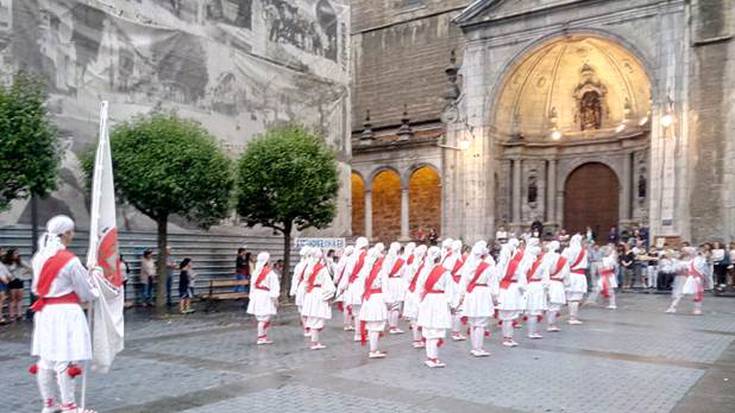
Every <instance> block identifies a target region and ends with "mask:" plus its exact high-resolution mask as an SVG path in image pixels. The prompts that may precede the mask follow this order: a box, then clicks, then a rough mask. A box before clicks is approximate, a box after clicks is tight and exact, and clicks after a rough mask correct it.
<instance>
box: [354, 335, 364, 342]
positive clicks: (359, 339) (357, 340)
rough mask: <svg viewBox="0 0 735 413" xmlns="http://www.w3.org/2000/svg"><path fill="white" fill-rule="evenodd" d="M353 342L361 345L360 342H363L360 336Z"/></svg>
mask: <svg viewBox="0 0 735 413" xmlns="http://www.w3.org/2000/svg"><path fill="white" fill-rule="evenodd" d="M352 341H354V342H355V343H359V342H361V341H362V337H360V336H355V337H354V338H353V339H352Z"/></svg>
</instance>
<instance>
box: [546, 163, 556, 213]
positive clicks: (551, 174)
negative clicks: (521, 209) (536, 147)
mask: <svg viewBox="0 0 735 413" xmlns="http://www.w3.org/2000/svg"><path fill="white" fill-rule="evenodd" d="M555 207H556V159H549V168H548V169H547V174H546V219H547V220H548V221H550V222H551V223H556V221H557V220H556V208H555Z"/></svg>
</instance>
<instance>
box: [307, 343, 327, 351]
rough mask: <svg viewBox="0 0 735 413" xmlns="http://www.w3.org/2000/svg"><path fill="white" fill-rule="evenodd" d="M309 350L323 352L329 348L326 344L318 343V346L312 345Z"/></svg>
mask: <svg viewBox="0 0 735 413" xmlns="http://www.w3.org/2000/svg"><path fill="white" fill-rule="evenodd" d="M309 348H310V349H311V350H322V349H325V348H327V346H325V345H324V344H322V343H316V344H312V345H311V347H309Z"/></svg>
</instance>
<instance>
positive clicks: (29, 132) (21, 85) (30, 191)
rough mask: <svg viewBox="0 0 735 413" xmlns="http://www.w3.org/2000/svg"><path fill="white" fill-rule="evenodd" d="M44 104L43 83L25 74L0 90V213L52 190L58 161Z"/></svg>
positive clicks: (16, 76) (18, 76)
mask: <svg viewBox="0 0 735 413" xmlns="http://www.w3.org/2000/svg"><path fill="white" fill-rule="evenodd" d="M45 101H46V94H45V89H44V86H43V83H42V82H41V81H40V80H39V78H37V77H35V76H33V75H30V74H27V73H25V72H18V73H16V74H15V77H14V78H13V82H12V84H11V85H10V86H7V87H6V86H0V160H1V161H0V211H1V210H4V209H6V208H7V207H8V205H9V204H10V202H11V201H13V200H14V199H23V198H27V197H29V196H31V195H35V196H44V195H46V194H48V193H49V192H50V191H52V190H54V189H55V188H56V176H57V173H58V169H59V165H60V162H61V157H60V153H59V143H58V140H57V135H56V128H54V126H53V125H52V123H51V120H50V119H49V115H48V112H47V110H46V107H45V105H44V102H45Z"/></svg>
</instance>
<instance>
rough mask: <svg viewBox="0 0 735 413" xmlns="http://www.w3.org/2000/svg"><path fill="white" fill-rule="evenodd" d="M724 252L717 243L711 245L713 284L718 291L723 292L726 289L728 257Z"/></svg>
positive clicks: (722, 247)
mask: <svg viewBox="0 0 735 413" xmlns="http://www.w3.org/2000/svg"><path fill="white" fill-rule="evenodd" d="M726 255H727V251H725V248H724V246H723V245H722V244H721V243H720V242H719V241H715V243H714V244H713V245H712V266H713V268H712V270H713V272H714V278H715V279H714V284H715V285H716V287H717V289H718V290H720V291H721V290H724V289H725V287H727V266H728V260H727V258H729V256H726Z"/></svg>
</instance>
